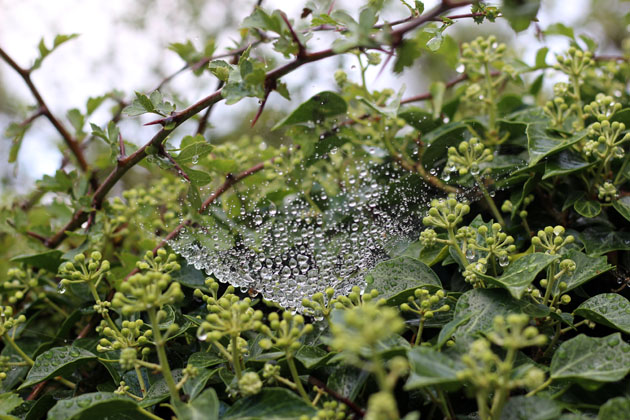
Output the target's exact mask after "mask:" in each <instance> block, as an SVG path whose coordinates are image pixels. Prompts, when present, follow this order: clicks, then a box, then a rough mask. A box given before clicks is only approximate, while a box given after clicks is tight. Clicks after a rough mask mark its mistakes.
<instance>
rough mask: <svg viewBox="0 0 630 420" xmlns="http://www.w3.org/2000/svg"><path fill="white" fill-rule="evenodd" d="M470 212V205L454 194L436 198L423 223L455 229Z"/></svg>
mask: <svg viewBox="0 0 630 420" xmlns="http://www.w3.org/2000/svg"><path fill="white" fill-rule="evenodd" d="M469 212H470V206H469V205H468V204H465V203H460V202H459V201H457V200H456V199H455V198H454V197H453V196H449V198H447V199H434V200H432V201H431V208H430V209H429V215H428V216H426V217H424V218H423V219H422V224H424V225H425V226H429V227H435V228H441V229H447V230H448V229H453V228H455V227H456V226H457V225H458V224H460V223H461V222H463V221H464V216H465V215H467V214H468V213H469ZM425 235H426V234H425Z"/></svg>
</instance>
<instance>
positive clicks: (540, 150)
mask: <svg viewBox="0 0 630 420" xmlns="http://www.w3.org/2000/svg"><path fill="white" fill-rule="evenodd" d="M526 132H527V150H528V152H529V166H530V167H531V166H534V165H536V164H537V163H538V162H540V161H541V160H542V159H544V158H545V157H547V156H551V155H553V154H554V153H557V152H560V151H562V150H564V149H566V148H568V147H570V146H572V145H574V144H575V143H577V142H579V141H580V140H582V139H583V138H584V137H586V132H585V131H582V132H579V133H576V134H575V135H573V136H572V137H569V138H567V139H565V138H563V137H561V136H556V135H553V134H552V133H550V132H549V131H548V130H547V123H534V124H529V125H528V126H527V130H526Z"/></svg>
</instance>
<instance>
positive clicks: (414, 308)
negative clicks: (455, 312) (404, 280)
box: [400, 288, 451, 323]
mask: <svg viewBox="0 0 630 420" xmlns="http://www.w3.org/2000/svg"><path fill="white" fill-rule="evenodd" d="M445 296H446V294H445V293H444V290H438V291H437V292H435V293H433V294H431V292H429V291H428V290H427V289H424V288H420V289H416V290H414V292H413V296H409V298H407V303H403V304H402V305H400V309H401V310H402V311H403V312H412V313H414V314H416V315H418V316H420V322H421V323H424V322H425V321H426V320H427V319H431V318H433V317H434V316H435V313H436V312H448V311H450V309H451V307H450V306H449V305H447V304H445V303H442V302H443V301H444V297H445Z"/></svg>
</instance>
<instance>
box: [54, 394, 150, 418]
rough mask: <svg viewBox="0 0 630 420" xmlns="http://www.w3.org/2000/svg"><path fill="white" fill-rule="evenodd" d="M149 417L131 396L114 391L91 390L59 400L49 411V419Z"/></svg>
mask: <svg viewBox="0 0 630 420" xmlns="http://www.w3.org/2000/svg"><path fill="white" fill-rule="evenodd" d="M108 418H109V419H114V418H121V419H122V418H125V419H147V418H148V417H147V416H145V415H143V414H141V413H140V412H139V410H138V405H137V404H136V402H135V401H133V400H132V399H131V398H130V397H127V396H123V395H118V394H114V393H112V392H91V393H87V394H83V395H79V396H78V397H74V398H70V399H68V400H59V401H57V404H55V406H54V407H53V408H52V409H51V410H50V411H49V412H48V417H47V419H48V420H99V419H102V420H105V419H108Z"/></svg>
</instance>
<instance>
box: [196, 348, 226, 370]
mask: <svg viewBox="0 0 630 420" xmlns="http://www.w3.org/2000/svg"><path fill="white" fill-rule="evenodd" d="M223 362H225V359H223V358H222V357H219V356H217V355H215V354H212V353H208V352H196V353H193V354H191V355H190V357H189V358H188V364H189V365H193V366H195V367H198V368H206V367H211V366H216V365H220V364H221V363H223Z"/></svg>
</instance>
